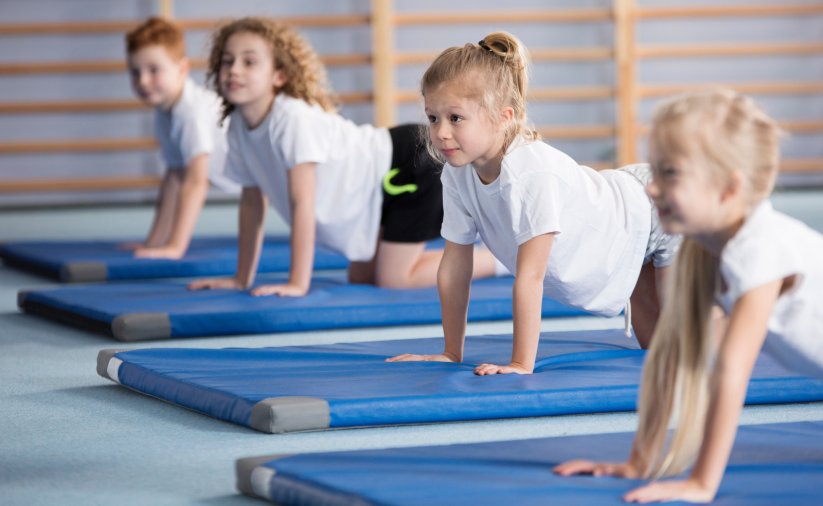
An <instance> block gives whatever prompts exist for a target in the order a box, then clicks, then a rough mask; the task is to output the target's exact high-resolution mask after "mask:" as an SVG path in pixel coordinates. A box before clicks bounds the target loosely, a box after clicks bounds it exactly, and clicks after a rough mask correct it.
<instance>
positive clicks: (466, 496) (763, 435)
mask: <svg viewBox="0 0 823 506" xmlns="http://www.w3.org/2000/svg"><path fill="white" fill-rule="evenodd" d="M633 437H634V434H633V433H619V434H598V435H585V436H571V437H557V438H544V439H526V440H520V441H503V442H495V443H475V444H461V445H448V446H429V447H418V448H401V449H392V450H369V451H347V452H336V453H315V454H307V455H295V456H285V457H283V456H280V457H277V456H268V457H255V458H248V459H240V460H238V461H237V463H236V466H235V468H236V477H237V488H238V489H239V490H240V491H241V492H243V493H245V494H248V495H251V496H254V497H259V498H263V499H267V500H270V501H272V502H275V503H277V504H289V505H307V506H308V505H321V504H322V505H324V506H334V505H352V504H356V505H367V504H381V505H393V506H400V505H415V506H416V505H419V504H426V505H432V506H436V505H441V504H442V505H449V506H450V505H453V504H472V505H475V506H480V505H492V506H499V505H501V504H517V505H519V506H528V505H532V504H534V505H541V506H543V505H546V504H563V505H567V504H568V505H593V506H600V505H609V504H614V505H621V504H625V503H624V502H623V501H622V499H621V497H622V496H623V494H625V493H626V492H628V491H629V490H632V489H633V488H636V487H638V486H640V485H642V484H643V483H645V482H643V481H641V480H627V479H618V478H594V477H592V476H573V477H567V478H564V477H560V476H556V475H554V474H553V473H552V472H551V469H552V467H554V466H555V465H557V464H559V463H561V462H564V461H566V460H570V459H580V458H582V459H589V460H604V461H612V462H615V461H618V462H619V461H625V459H626V458H627V457H628V455H629V449H630V447H631V443H632V439H633ZM822 480H823V422H800V423H784V424H770V425H759V426H758V425H753V426H746V427H741V428H740V430H739V432H738V435H737V439H736V441H735V444H734V449H733V450H732V454H731V458H730V461H729V466H728V468H727V469H726V474H725V476H724V478H723V482H722V483H721V485H720V490H719V491H718V494H717V497H716V499H715V502H714V503H713V504H718V505H741V506H750V505H769V506H771V505H775V504H791V505H793V506H800V505H809V506H811V505H814V506H818V505H820V504H823V488H821V486H820V482H821V481H822ZM678 504H683V503H678Z"/></svg>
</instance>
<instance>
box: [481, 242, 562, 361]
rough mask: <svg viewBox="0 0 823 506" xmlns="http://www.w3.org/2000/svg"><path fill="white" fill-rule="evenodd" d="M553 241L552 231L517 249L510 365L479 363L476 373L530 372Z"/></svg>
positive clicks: (535, 351) (537, 337) (537, 339)
mask: <svg viewBox="0 0 823 506" xmlns="http://www.w3.org/2000/svg"><path fill="white" fill-rule="evenodd" d="M552 244H554V235H553V234H543V235H539V236H537V237H533V238H531V239H529V240H528V241H526V242H524V243H523V244H521V245H520V247H519V248H518V250H517V267H516V270H517V272H516V274H515V277H514V289H513V298H514V302H513V304H514V346H513V349H512V360H511V363H510V364H509V365H505V366H501V365H495V364H480V365H479V366H477V368H476V369H475V370H474V372H475V374H479V375H486V374H509V373H517V374H531V373H532V371H534V361H535V360H536V358H537V345H538V343H539V341H540V320H541V317H540V314H541V308H542V306H543V278H544V277H545V276H546V265H547V262H548V259H549V254H550V253H551V250H552Z"/></svg>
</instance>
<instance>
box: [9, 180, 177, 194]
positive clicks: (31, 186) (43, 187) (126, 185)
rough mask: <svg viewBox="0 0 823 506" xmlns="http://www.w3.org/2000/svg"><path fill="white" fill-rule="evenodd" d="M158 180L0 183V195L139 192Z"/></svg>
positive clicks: (158, 182) (153, 184)
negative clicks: (114, 191) (104, 191)
mask: <svg viewBox="0 0 823 506" xmlns="http://www.w3.org/2000/svg"><path fill="white" fill-rule="evenodd" d="M160 180H161V178H160V177H159V176H137V177H96V178H75V179H29V180H21V181H14V180H12V181H0V193H41V192H43V193H44V192H64V191H101V190H140V189H143V188H156V187H157V186H158V185H159V184H160Z"/></svg>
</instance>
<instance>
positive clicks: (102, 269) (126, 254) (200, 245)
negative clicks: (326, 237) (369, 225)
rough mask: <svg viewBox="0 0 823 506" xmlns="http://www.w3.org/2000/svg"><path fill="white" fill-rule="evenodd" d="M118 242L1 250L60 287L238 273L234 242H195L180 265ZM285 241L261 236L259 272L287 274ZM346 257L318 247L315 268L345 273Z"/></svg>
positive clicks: (9, 261) (31, 244)
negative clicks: (142, 254)
mask: <svg viewBox="0 0 823 506" xmlns="http://www.w3.org/2000/svg"><path fill="white" fill-rule="evenodd" d="M122 242H123V241H117V242H115V241H77V242H67V241H60V242H57V241H24V242H14V243H8V244H4V245H0V258H2V259H3V262H5V264H6V265H9V266H11V267H15V268H18V269H22V270H26V271H29V272H33V273H35V274H39V275H41V276H46V277H49V278H53V279H57V280H59V281H62V282H67V283H73V282H97V281H117V280H135V279H152V278H182V277H192V276H198V277H199V276H230V275H233V274H234V272H235V270H236V269H237V237H234V236H233V237H211V238H199V239H194V240H192V242H191V245H190V246H189V250H188V252H187V253H186V256H184V257H183V258H182V259H180V260H163V259H150V258H135V257H134V253H133V252H131V251H126V250H124V249H122V248H121V247H120V244H122ZM290 261H291V248H290V246H289V238H288V237H286V236H270V237H266V239H265V241H264V243H263V250H262V253H261V255H260V265H259V267H258V272H287V271H288V270H289V263H290ZM347 265H348V260H346V258H345V257H343V256H341V255H339V254H337V253H334V252H332V251H330V250H327V249H325V248H322V247H318V248H317V249H316V251H315V255H314V268H315V269H323V270H329V269H345V268H346V266H347Z"/></svg>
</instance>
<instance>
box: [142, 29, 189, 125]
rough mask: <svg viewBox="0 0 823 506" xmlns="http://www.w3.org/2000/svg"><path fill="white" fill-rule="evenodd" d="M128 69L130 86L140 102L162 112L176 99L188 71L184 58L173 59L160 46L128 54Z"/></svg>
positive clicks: (169, 107)
mask: <svg viewBox="0 0 823 506" xmlns="http://www.w3.org/2000/svg"><path fill="white" fill-rule="evenodd" d="M128 66H129V75H130V77H131V86H132V88H133V89H134V93H135V94H136V95H137V96H138V97H139V98H140V100H142V101H143V102H145V103H147V104H149V105H152V106H154V107H160V108H162V109H166V110H168V109H171V107H172V106H173V105H174V103H175V102H177V99H178V98H179V97H180V93H181V92H182V91H183V85H184V84H185V82H186V77H187V76H188V70H189V69H188V62H187V60H186V59H185V58H183V59H181V60H176V59H174V58H173V57H172V56H171V55H170V54H169V52H168V50H167V49H166V48H165V47H163V46H161V45H156V46H146V47H144V48H141V49H138V50H137V51H135V52H134V53H132V54H130V55H129V57H128Z"/></svg>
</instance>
